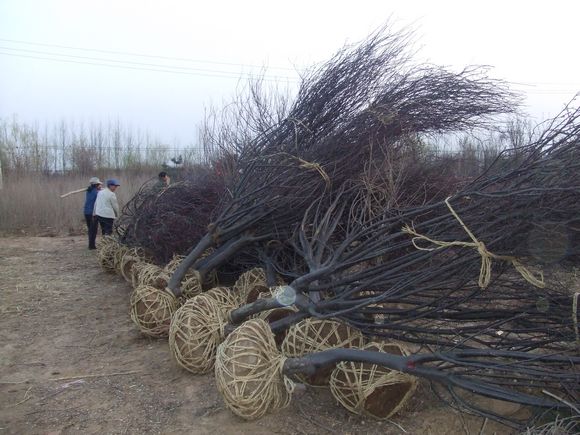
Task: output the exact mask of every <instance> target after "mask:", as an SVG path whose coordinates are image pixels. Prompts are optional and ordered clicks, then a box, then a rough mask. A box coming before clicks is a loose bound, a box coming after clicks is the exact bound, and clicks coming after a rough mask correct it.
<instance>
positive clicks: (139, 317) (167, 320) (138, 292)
mask: <svg viewBox="0 0 580 435" xmlns="http://www.w3.org/2000/svg"><path fill="white" fill-rule="evenodd" d="M178 307H179V302H178V300H177V298H176V297H175V296H174V295H173V294H172V293H171V292H169V291H168V290H159V289H158V288H155V287H152V286H148V285H140V286H138V287H136V288H135V289H134V290H133V292H132V293H131V319H132V320H133V322H134V323H135V324H136V325H137V326H138V327H139V330H140V331H141V332H142V333H143V334H145V335H148V336H150V337H167V335H168V334H169V326H170V324H171V317H172V316H173V314H174V313H175V311H176V310H177V308H178Z"/></svg>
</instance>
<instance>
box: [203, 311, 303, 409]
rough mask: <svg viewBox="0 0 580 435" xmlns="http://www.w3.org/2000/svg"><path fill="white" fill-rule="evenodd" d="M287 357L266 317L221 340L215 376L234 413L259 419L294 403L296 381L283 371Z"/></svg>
mask: <svg viewBox="0 0 580 435" xmlns="http://www.w3.org/2000/svg"><path fill="white" fill-rule="evenodd" d="M283 361H284V359H283V357H282V355H281V354H280V352H279V351H278V350H277V349H276V344H275V342H274V336H273V334H272V331H271V330H270V327H269V326H268V324H267V323H266V322H265V321H264V320H262V319H252V320H249V321H247V322H245V323H244V324H242V325H241V326H239V327H238V328H237V329H236V330H235V331H233V332H232V333H231V334H230V335H228V337H227V338H226V339H225V341H224V342H223V343H222V344H220V346H219V347H218V351H217V356H216V363H215V376H216V383H217V387H218V390H219V392H220V393H221V394H222V397H223V399H224V402H225V403H226V405H227V407H228V408H230V409H231V410H232V411H233V412H234V414H236V415H238V416H240V417H242V418H244V419H246V420H255V419H257V418H260V417H262V416H263V415H264V414H266V413H267V412H270V411H275V410H277V409H280V408H283V407H285V406H287V405H288V404H289V403H290V399H291V395H292V390H293V388H294V384H293V383H292V381H291V380H290V379H288V378H287V377H285V376H284V375H283V374H282V367H283Z"/></svg>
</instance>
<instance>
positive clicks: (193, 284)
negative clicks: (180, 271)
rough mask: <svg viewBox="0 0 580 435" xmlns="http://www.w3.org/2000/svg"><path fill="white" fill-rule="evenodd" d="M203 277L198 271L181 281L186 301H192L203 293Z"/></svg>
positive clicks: (192, 272) (190, 273)
mask: <svg viewBox="0 0 580 435" xmlns="http://www.w3.org/2000/svg"><path fill="white" fill-rule="evenodd" d="M202 290H203V288H202V282H201V276H200V275H199V272H198V271H197V270H192V271H191V272H188V274H187V275H185V278H183V281H181V294H182V296H183V297H184V298H185V299H191V298H192V297H194V296H197V295H198V294H200V293H201V292H202Z"/></svg>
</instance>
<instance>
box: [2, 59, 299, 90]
mask: <svg viewBox="0 0 580 435" xmlns="http://www.w3.org/2000/svg"><path fill="white" fill-rule="evenodd" d="M0 55H2V56H12V57H21V58H26V59H37V60H48V61H52V62H64V63H73V64H79V65H92V66H104V67H108V68H118V69H128V70H136V71H152V72H162V73H171V74H181V75H189V76H199V77H217V78H229V79H237V80H240V79H257V80H263V81H269V82H276V83H278V82H280V81H281V80H282V79H284V80H287V81H298V80H297V79H291V78H286V77H279V76H278V77H279V79H276V77H277V76H273V77H274V78H268V77H264V76H258V75H252V74H249V73H240V74H239V75H234V74H228V73H226V72H224V73H221V74H219V73H217V72H216V73H212V74H209V73H208V74H206V73H202V72H199V73H194V72H188V71H178V70H175V69H168V68H171V67H164V66H160V67H159V68H143V67H132V66H129V65H112V64H107V63H101V62H85V61H75V60H67V59H57V58H51V57H42V56H32V55H24V54H15V53H5V52H0ZM105 61H106V62H108V60H105Z"/></svg>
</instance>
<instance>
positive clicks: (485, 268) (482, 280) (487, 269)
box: [402, 197, 546, 288]
mask: <svg viewBox="0 0 580 435" xmlns="http://www.w3.org/2000/svg"><path fill="white" fill-rule="evenodd" d="M450 199H451V197H448V198H447V199H445V204H446V205H447V208H449V211H450V212H451V214H452V215H453V216H454V217H455V219H457V221H458V222H459V224H460V225H461V227H462V228H463V229H464V230H465V232H466V233H467V234H468V235H469V237H470V238H471V240H472V241H471V242H459V241H454V242H444V241H440V240H433V239H431V238H429V237H427V236H425V235H422V234H419V233H418V232H417V231H415V228H413V226H409V225H405V226H404V227H403V229H402V232H404V233H407V234H410V235H411V236H414V237H413V239H412V243H413V246H414V247H415V248H417V249H419V250H421V251H434V250H436V249H441V248H448V247H451V246H459V247H465V248H475V249H476V250H477V252H478V253H479V255H480V256H481V269H480V273H479V281H478V283H479V287H481V288H486V287H487V286H488V285H489V283H490V281H491V264H492V260H502V261H507V262H511V263H512V265H513V266H514V268H515V269H516V270H517V271H518V272H519V273H520V275H521V276H522V277H523V278H524V279H525V280H526V281H528V282H529V283H530V284H532V285H534V286H536V287H539V288H544V287H545V286H546V284H545V282H544V274H543V273H542V272H540V273H539V277H536V276H534V274H533V273H532V272H531V271H530V270H529V269H528V268H526V267H525V266H524V265H523V264H522V262H521V261H520V260H518V259H517V258H516V257H512V256H510V255H497V254H494V253H492V252H489V251H488V250H487V248H486V246H485V243H483V242H482V241H479V240H478V239H477V238H476V237H475V235H474V234H473V233H472V232H471V230H470V229H469V228H467V226H466V225H465V223H464V222H463V221H462V220H461V218H460V217H459V215H458V214H457V213H456V212H455V210H454V209H453V207H452V206H451V204H450V203H449V200H450ZM418 240H425V241H427V242H429V243H431V244H433V245H435V246H436V247H434V248H425V247H422V246H419V245H418V244H417V241H418Z"/></svg>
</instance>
